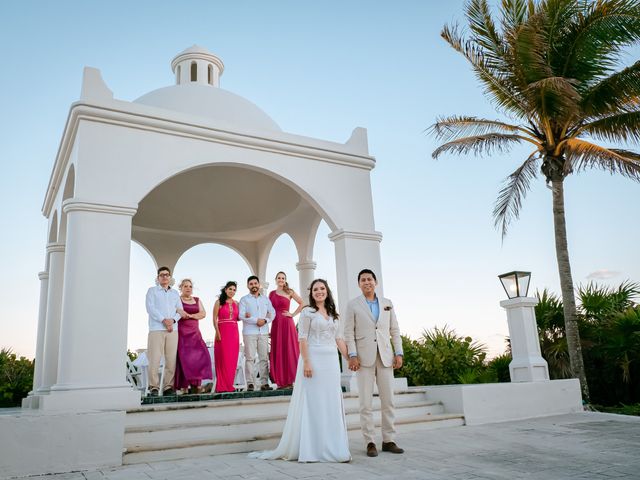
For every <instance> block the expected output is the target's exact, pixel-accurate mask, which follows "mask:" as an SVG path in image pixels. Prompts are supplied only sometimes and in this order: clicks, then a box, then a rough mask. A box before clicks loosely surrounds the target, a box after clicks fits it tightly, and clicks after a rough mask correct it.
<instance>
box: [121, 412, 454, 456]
mask: <svg viewBox="0 0 640 480" xmlns="http://www.w3.org/2000/svg"><path fill="white" fill-rule="evenodd" d="M287 411H288V406H287V408H282V409H281V410H280V411H278V412H273V413H263V412H258V411H256V410H252V411H249V412H245V414H244V416H241V417H235V416H234V417H230V416H224V417H210V418H202V419H201V420H199V421H197V422H196V421H190V422H188V423H186V422H182V421H180V419H179V418H170V419H169V420H172V421H173V423H167V422H165V423H162V424H159V425H150V424H145V425H137V426H128V427H126V429H125V446H127V447H129V446H132V447H135V446H138V445H151V444H154V443H155V442H157V441H160V443H162V442H163V441H170V442H171V441H172V439H175V438H177V437H178V435H179V436H180V437H181V438H200V437H204V438H215V437H224V436H225V435H227V434H228V430H229V428H230V427H233V430H234V433H238V434H239V435H254V434H256V435H262V434H268V433H269V432H270V431H271V430H272V428H273V424H274V422H275V423H278V426H277V427H275V429H276V431H278V430H280V431H281V429H282V427H283V426H284V421H285V420H286V418H287ZM395 413H396V419H402V418H410V417H417V416H423V417H428V416H431V415H441V414H443V413H444V412H443V408H442V405H441V404H433V403H427V402H416V403H415V404H404V405H402V406H401V407H400V408H399V407H396V409H395ZM345 414H346V418H347V422H349V421H350V420H351V419H353V420H354V422H357V421H358V420H359V415H360V414H359V411H358V409H357V408H348V409H345ZM379 416H380V412H379V410H376V411H374V418H377V417H379ZM280 424H281V425H280ZM245 426H246V427H247V428H244V429H242V427H245ZM265 432H266V433H265ZM180 441H182V440H180ZM161 448H164V446H161Z"/></svg>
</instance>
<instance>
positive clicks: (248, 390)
mask: <svg viewBox="0 0 640 480" xmlns="http://www.w3.org/2000/svg"><path fill="white" fill-rule="evenodd" d="M247 392H253V383H250V384H249V385H247Z"/></svg>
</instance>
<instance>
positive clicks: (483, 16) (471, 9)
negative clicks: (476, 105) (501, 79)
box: [466, 0, 505, 71]
mask: <svg viewBox="0 0 640 480" xmlns="http://www.w3.org/2000/svg"><path fill="white" fill-rule="evenodd" d="M466 14H467V20H468V21H469V27H470V28H471V31H472V32H473V36H472V40H473V41H474V42H475V43H476V44H477V45H479V46H480V47H481V48H482V50H483V54H484V58H485V60H486V62H487V65H489V66H490V67H491V68H494V69H498V70H501V71H504V68H505V61H504V55H505V48H504V39H503V38H502V35H501V34H500V33H499V32H498V29H497V28H496V25H495V23H494V21H493V19H492V18H491V12H490V11H489V5H488V3H487V0H471V1H470V2H469V3H468V4H467V8H466Z"/></svg>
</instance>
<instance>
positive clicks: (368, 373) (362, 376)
mask: <svg viewBox="0 0 640 480" xmlns="http://www.w3.org/2000/svg"><path fill="white" fill-rule="evenodd" d="M356 376H357V377H358V396H359V397H360V426H361V428H362V435H363V436H364V441H365V445H367V444H369V443H375V440H374V438H373V435H374V433H375V431H374V424H373V412H372V403H373V385H374V383H377V384H378V394H379V395H380V410H381V413H382V441H383V442H385V443H386V442H395V436H396V429H395V427H394V425H393V423H394V420H395V413H394V409H393V407H394V406H393V368H392V367H385V366H384V365H383V364H382V359H381V358H380V353H378V354H377V355H376V363H375V364H374V365H372V366H370V367H363V366H360V370H358V372H357V373H356Z"/></svg>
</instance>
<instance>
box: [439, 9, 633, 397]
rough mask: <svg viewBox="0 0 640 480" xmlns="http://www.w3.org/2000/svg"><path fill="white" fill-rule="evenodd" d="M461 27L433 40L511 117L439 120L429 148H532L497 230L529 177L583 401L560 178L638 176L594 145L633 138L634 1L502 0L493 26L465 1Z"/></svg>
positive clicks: (616, 155)
mask: <svg viewBox="0 0 640 480" xmlns="http://www.w3.org/2000/svg"><path fill="white" fill-rule="evenodd" d="M465 13H466V18H467V20H468V23H469V30H468V32H466V33H462V32H461V31H460V30H459V29H458V27H457V26H445V27H444V29H443V30H442V34H441V35H442V37H443V38H444V39H445V40H446V41H447V42H448V43H449V44H450V45H451V46H452V47H453V48H454V49H455V50H456V51H458V52H459V53H461V54H462V55H463V56H464V57H465V58H466V59H467V60H468V61H469V62H470V63H471V66H472V68H473V70H474V72H475V74H476V76H477V77H478V80H479V81H480V83H481V84H482V85H483V86H484V87H485V90H486V94H487V95H488V96H489V98H490V99H491V100H492V101H493V102H494V103H495V104H496V106H497V107H498V109H499V110H501V111H502V112H503V113H505V114H507V115H508V116H509V117H511V118H513V119H514V121H515V123H508V122H504V121H500V120H490V119H482V118H476V117H470V116H452V117H446V118H441V119H438V120H437V122H436V123H435V125H433V126H432V132H433V134H434V135H435V136H436V138H437V139H438V140H440V141H443V142H445V143H444V144H443V145H441V146H440V147H438V148H437V149H436V150H435V151H434V152H433V154H432V155H433V157H434V158H438V157H439V156H440V155H442V154H443V153H446V152H453V153H475V154H482V153H487V154H488V153H491V152H494V151H499V152H504V151H508V150H509V148H510V147H512V146H513V145H515V144H521V143H526V144H531V145H532V146H533V151H532V153H531V154H530V155H529V156H528V157H527V158H526V160H525V161H524V163H523V164H522V165H520V166H519V167H518V168H517V169H516V170H515V171H514V172H513V173H512V174H511V175H509V176H508V177H507V178H506V180H505V184H504V186H503V188H502V189H501V190H500V192H499V195H498V199H497V202H496V205H495V209H494V212H493V214H494V219H495V224H496V227H497V228H499V229H500V230H501V231H502V236H503V238H504V236H505V235H506V233H507V227H508V226H509V224H510V223H511V222H512V221H513V220H515V219H517V218H518V216H519V212H520V207H521V205H522V201H523V200H524V197H525V195H526V193H527V191H528V190H529V188H530V185H531V182H532V180H533V179H535V178H536V177H537V175H538V173H539V172H540V173H542V175H543V176H544V178H545V179H546V182H547V185H548V186H549V187H550V189H551V191H552V202H553V223H554V229H555V244H556V257H557V261H558V273H559V275H560V286H561V291H562V299H563V306H564V311H563V313H564V318H565V327H566V335H567V345H568V350H569V359H570V362H571V368H572V371H573V375H574V376H575V377H577V378H579V380H580V384H581V388H582V395H583V398H584V400H585V401H589V389H588V386H587V381H586V376H585V370H584V364H583V361H582V352H581V348H580V337H579V332H578V324H577V317H576V302H575V297H574V290H573V279H572V277H571V266H570V264H569V252H568V248H567V231H566V224H565V210H564V187H563V183H564V179H565V178H566V177H567V176H568V175H570V174H572V173H578V172H581V171H582V170H586V169H589V168H597V169H602V170H605V171H608V172H611V173H612V174H614V173H615V174H620V175H622V176H624V177H628V178H631V179H633V180H636V181H640V154H638V153H635V152H632V151H630V150H626V149H620V148H611V147H607V146H603V145H601V144H598V143H596V142H597V141H606V142H610V143H619V142H634V141H635V142H637V141H640V61H638V62H636V63H634V64H633V65H630V66H627V67H625V68H622V66H621V54H622V51H623V48H624V47H626V46H629V45H632V44H634V43H636V42H638V41H640V1H639V0H541V1H538V2H535V1H533V0H502V2H501V5H500V7H499V17H500V18H499V22H500V23H499V24H497V23H496V21H494V18H493V16H492V14H491V11H490V7H489V6H488V3H487V1H486V0H470V1H469V2H468V3H467V4H466V6H465Z"/></svg>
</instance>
